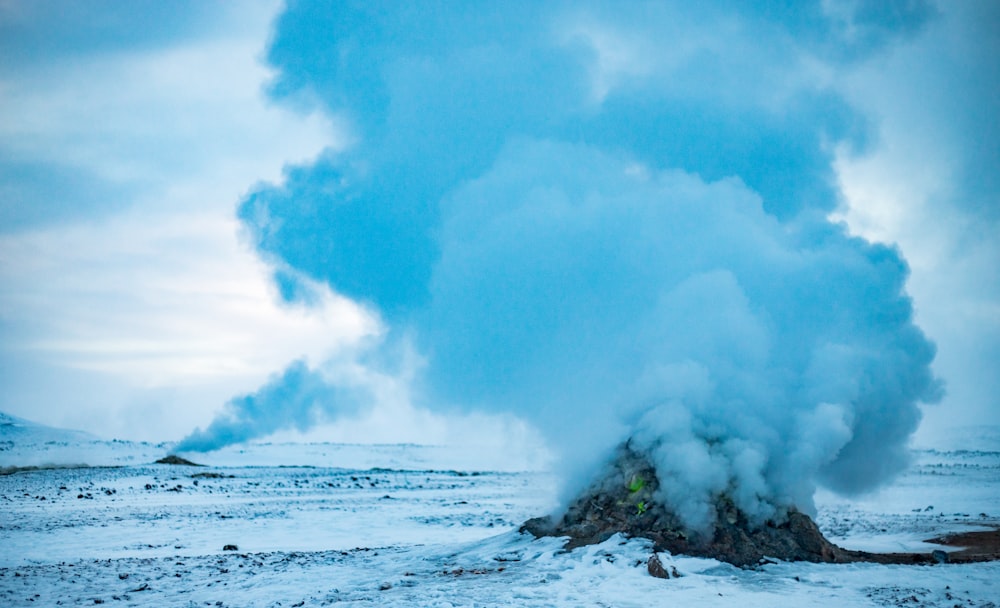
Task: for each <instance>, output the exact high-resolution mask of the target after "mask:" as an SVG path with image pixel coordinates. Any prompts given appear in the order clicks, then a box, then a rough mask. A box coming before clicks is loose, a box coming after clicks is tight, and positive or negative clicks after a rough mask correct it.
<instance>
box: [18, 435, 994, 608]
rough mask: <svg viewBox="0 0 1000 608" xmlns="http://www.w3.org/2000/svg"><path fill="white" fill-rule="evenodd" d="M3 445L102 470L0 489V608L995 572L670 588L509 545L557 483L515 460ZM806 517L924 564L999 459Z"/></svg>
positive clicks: (459, 599) (613, 590) (988, 585)
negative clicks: (173, 456) (184, 456)
mask: <svg viewBox="0 0 1000 608" xmlns="http://www.w3.org/2000/svg"><path fill="white" fill-rule="evenodd" d="M5 433H6V434H5V435H3V436H0V468H2V467H13V466H17V467H23V466H31V465H34V466H41V465H46V464H71V463H79V464H82V463H87V464H95V463H96V464H99V465H103V466H100V467H86V468H42V469H38V470H20V471H17V472H14V473H10V474H6V475H2V476H0V547H2V551H0V605H5V606H55V605H67V606H68V605H95V604H102V603H103V604H114V605H123V606H316V605H332V604H337V603H344V604H349V605H359V606H375V605H378V606H382V605H397V606H498V605H499V606H503V605H507V606H557V605H559V606H623V607H624V606H636V607H640V606H641V607H643V608H647V607H649V606H656V605H666V604H670V605H679V606H687V605H698V606H714V605H720V606H731V605H736V606H741V607H744V608H749V607H752V606H796V607H798V606H806V605H809V606H913V607H918V606H940V607H948V608H951V607H954V606H962V607H966V606H1000V564H998V563H996V562H994V563H981V564H963V565H951V564H946V565H936V566H879V565H872V564H852V565H815V564H802V563H778V564H771V565H767V566H764V567H762V568H760V569H757V570H739V569H736V568H733V567H731V566H728V565H726V564H720V563H718V562H715V561H713V560H706V559H695V558H686V557H682V556H674V557H670V556H663V560H664V561H665V562H667V563H668V568H669V566H670V565H671V564H672V565H673V566H674V567H676V569H677V570H678V571H679V572H680V573H681V574H682V575H683V576H681V577H680V578H675V579H670V580H663V579H657V578H653V577H651V576H649V575H648V574H647V571H646V561H647V560H648V558H649V556H650V554H651V550H650V547H649V546H648V544H647V543H646V542H645V541H642V540H635V539H634V540H628V541H626V540H623V539H620V538H613V539H611V540H609V541H608V542H606V543H604V544H603V545H601V546H597V547H587V548H581V549H577V550H574V551H571V552H564V551H562V550H561V544H560V543H559V542H558V541H557V540H553V539H544V540H535V539H532V538H531V537H529V536H525V535H521V534H519V533H518V532H517V526H518V525H519V524H520V523H521V522H522V521H524V520H525V519H527V518H528V517H531V516H535V515H539V514H541V513H544V512H546V511H547V510H548V509H549V508H551V507H552V505H553V502H554V491H555V479H553V477H552V476H551V475H549V474H547V473H544V472H539V471H531V470H524V469H525V468H526V467H525V466H521V465H523V464H524V463H518V462H517V461H516V460H512V461H510V462H513V463H515V464H517V465H518V466H514V467H505V468H507V469H508V470H497V468H498V467H496V466H493V467H491V468H490V469H488V470H487V469H483V468H481V467H479V466H476V465H477V464H481V463H477V462H476V460H477V459H479V460H483V459H481V458H479V457H477V456H476V455H470V454H468V452H467V451H465V450H463V451H456V450H449V449H445V448H440V447H428V446H415V445H395V446H349V445H333V444H256V445H252V446H249V447H244V448H239V449H229V450H226V451H223V452H219V453H214V454H209V455H206V456H203V457H201V458H200V461H202V462H205V463H206V464H208V465H209V466H206V467H177V466H168V465H155V464H150V463H151V462H152V461H153V460H155V459H156V458H159V457H161V456H162V455H163V454H164V453H165V451H166V447H167V446H162V445H160V446H157V445H150V444H134V443H127V442H105V441H98V440H95V439H93V438H90V437H85V436H79V435H73V436H63V435H59V434H58V433H56V434H52V433H48V434H41V435H40V434H38V433H35V434H32V433H31V432H25V430H24V429H23V428H22V429H21V431H19V432H15V429H14V427H13V426H8V428H6V430H5ZM969 447H973V448H974V449H968V448H969ZM463 463H465V464H463ZM467 463H471V465H470V464H467ZM511 469H513V470H511ZM6 472H8V473H9V472H10V469H7V471H6ZM818 498H819V502H820V511H819V514H818V522H819V523H820V525H821V527H822V528H823V529H824V531H825V532H826V533H827V534H828V535H829V536H830V537H831V539H832V540H834V541H835V542H837V543H839V544H842V545H845V546H848V547H851V548H860V549H868V550H872V549H876V550H892V551H898V550H912V549H922V548H929V547H928V546H926V545H924V544H922V541H923V540H926V539H928V538H931V537H933V536H937V535H939V534H941V533H942V532H948V531H953V530H968V529H979V528H978V527H984V526H989V525H995V524H998V523H1000V443H998V444H993V445H990V444H989V442H986V443H985V444H983V443H979V444H976V445H975V446H971V444H970V445H966V446H960V447H958V448H953V449H937V450H929V449H925V450H922V451H920V452H919V460H918V464H917V466H915V467H914V468H913V469H912V470H911V471H910V472H909V473H908V474H906V475H905V476H903V477H902V478H901V479H900V480H899V482H898V483H897V484H895V485H894V486H892V487H891V488H887V489H885V490H884V491H882V492H880V493H879V494H877V495H874V496H870V497H866V498H864V499H859V500H854V501H847V500H844V499H841V498H836V497H833V496H831V495H826V494H821V495H820V496H819V497H818ZM226 545H236V546H237V547H238V549H237V550H235V551H232V550H230V551H226V550H224V547H225V546H226Z"/></svg>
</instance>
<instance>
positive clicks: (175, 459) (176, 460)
mask: <svg viewBox="0 0 1000 608" xmlns="http://www.w3.org/2000/svg"><path fill="white" fill-rule="evenodd" d="M156 464H173V465H184V466H189V467H201V466H205V465H201V464H198V463H196V462H191V461H190V460H188V459H187V458H181V457H180V456H178V455H177V454H169V455H167V456H164V457H163V458H161V459H159V460H157V461H156Z"/></svg>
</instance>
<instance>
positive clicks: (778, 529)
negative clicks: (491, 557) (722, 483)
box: [521, 443, 940, 566]
mask: <svg viewBox="0 0 1000 608" xmlns="http://www.w3.org/2000/svg"><path fill="white" fill-rule="evenodd" d="M659 486H660V481H659V479H658V478H657V476H656V470H655V468H654V467H653V465H652V464H651V463H650V462H649V460H648V459H647V458H646V457H645V456H644V455H643V454H640V453H639V452H637V451H635V450H633V449H632V448H631V447H630V445H629V444H628V443H626V444H625V445H624V446H622V447H621V448H619V450H618V454H617V456H616V458H615V460H614V461H613V462H612V464H611V465H610V466H609V468H608V469H607V471H606V473H605V475H604V476H602V477H601V478H600V479H599V480H598V481H597V482H596V483H594V484H593V485H592V486H591V487H590V488H589V489H588V490H587V491H585V492H584V493H583V494H581V495H580V496H579V497H578V498H577V499H576V500H574V501H573V503H572V504H571V505H570V506H569V508H568V509H567V511H566V513H565V514H564V515H562V517H560V518H558V519H554V518H552V517H540V518H535V519H531V520H528V521H527V522H525V524H524V525H523V526H522V527H521V530H522V531H526V532H530V533H531V534H533V535H535V536H568V537H569V540H568V541H567V548H574V547H579V546H582V545H589V544H596V543H600V542H603V541H605V540H607V539H608V538H609V537H611V536H612V535H614V534H616V533H619V532H620V533H623V534H625V535H626V536H631V537H642V538H648V539H649V540H651V541H653V546H654V550H656V551H669V552H670V553H673V554H675V555H676V554H684V555H693V556H698V557H712V558H715V559H718V560H720V561H725V562H728V563H730V564H734V565H736V566H754V565H757V564H759V563H761V562H762V561H765V560H767V559H768V558H775V559H780V560H787V561H809V562H827V563H846V562H852V561H876V562H882V563H911V564H912V563H934V562H935V561H939V560H940V558H938V559H935V558H934V557H933V556H931V555H929V554H928V555H923V554H870V553H864V552H860V551H849V550H846V549H842V548H840V547H838V546H836V545H834V544H833V543H831V542H830V541H828V540H827V539H826V538H825V537H824V536H823V534H822V533H821V532H820V530H819V528H818V527H817V526H816V524H815V522H813V520H812V519H811V518H810V517H809V516H808V515H806V514H804V513H800V512H798V511H795V510H792V511H790V512H789V513H788V517H787V518H786V520H785V521H783V522H780V523H768V524H766V525H764V526H760V527H754V526H751V525H750V522H749V520H748V519H747V517H746V516H745V515H744V514H743V513H742V512H741V511H740V510H739V509H737V508H736V506H735V505H734V504H733V503H732V501H730V500H728V499H726V498H720V499H719V501H718V503H717V506H716V515H717V517H716V523H715V527H714V529H713V530H711V531H710V532H708V533H704V534H699V533H696V532H691V531H689V530H686V529H685V527H684V526H683V525H682V524H681V521H680V519H679V518H678V517H677V516H676V515H675V514H674V513H672V512H671V511H670V510H669V509H668V508H667V507H666V506H665V505H663V504H660V502H658V501H657V500H656V498H655V496H656V491H657V489H658V488H659Z"/></svg>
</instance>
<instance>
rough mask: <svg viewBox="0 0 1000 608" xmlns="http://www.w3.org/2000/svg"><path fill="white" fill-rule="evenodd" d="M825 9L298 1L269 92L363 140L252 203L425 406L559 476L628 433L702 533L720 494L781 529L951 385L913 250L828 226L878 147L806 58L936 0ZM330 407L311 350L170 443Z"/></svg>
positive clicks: (893, 30)
mask: <svg viewBox="0 0 1000 608" xmlns="http://www.w3.org/2000/svg"><path fill="white" fill-rule="evenodd" d="M821 5H824V6H825V3H817V4H816V6H812V7H809V8H806V7H802V10H803V11H807V12H808V11H812V13H811V14H810V15H809V16H808V18H807V17H806V16H803V15H799V17H801V18H797V19H781V18H778V17H780V16H776V15H775V14H773V13H769V12H767V11H763V12H757V11H756V10H755V9H754V8H752V7H750V6H749V5H747V4H745V3H736V4H735V5H733V4H723V5H722V6H706V7H702V6H701V5H699V8H692V7H689V6H687V5H684V8H683V9H680V8H677V7H675V6H672V5H670V4H669V3H653V4H642V5H638V4H635V5H628V6H627V7H623V6H620V5H619V4H617V3H616V4H614V5H613V6H606V5H604V4H602V3H598V2H595V3H590V4H588V5H586V6H584V7H579V6H577V5H576V4H575V3H574V4H572V5H561V4H558V3H528V4H527V5H524V6H517V7H514V6H509V7H508V5H506V4H505V5H495V4H491V5H490V10H483V11H470V10H466V9H465V8H463V5H461V4H454V5H443V6H434V7H430V6H428V5H418V6H415V7H409V8H408V9H407V10H396V7H395V5H390V6H389V7H381V8H377V7H373V6H372V3H369V2H365V3H359V4H358V5H356V6H355V5H352V4H351V3H336V4H335V5H333V6H321V5H319V4H314V3H302V4H298V3H290V5H289V8H288V10H287V11H286V12H285V13H284V14H283V15H282V16H281V17H280V18H279V20H278V21H277V29H276V34H275V38H274V40H273V43H272V46H271V49H270V51H269V60H270V61H271V62H272V63H273V64H274V66H275V67H276V68H278V70H279V75H278V77H277V79H276V80H275V82H274V84H273V88H272V94H273V95H274V96H275V97H276V98H279V99H282V98H288V99H291V100H301V99H314V100H317V101H318V103H320V104H321V106H322V107H324V108H325V109H326V110H328V111H329V112H331V113H332V114H337V115H340V116H347V117H349V118H350V120H351V121H352V123H353V124H354V125H355V126H356V127H357V129H358V139H359V141H358V143H357V144H356V145H355V146H354V147H353V148H351V149H350V150H349V151H348V152H345V153H343V154H341V155H339V156H337V155H325V156H323V157H322V158H319V159H317V160H316V161H315V162H314V163H311V164H307V165H304V166H299V167H293V168H291V169H289V171H288V172H287V175H286V181H285V183H284V184H282V185H280V186H271V185H264V186H261V187H259V188H258V189H257V190H255V191H254V192H252V193H251V194H250V195H249V196H248V197H247V198H246V199H245V200H244V201H243V203H242V205H241V207H240V211H239V213H240V217H241V219H242V220H243V222H244V224H245V225H246V227H247V228H248V231H249V233H250V235H251V237H252V238H253V239H254V242H255V244H256V245H257V247H258V248H259V250H260V251H261V253H262V255H264V256H265V257H267V258H268V259H272V260H277V261H279V263H280V264H282V265H286V266H287V267H289V268H292V269H294V270H295V271H296V272H300V273H302V274H303V275H305V276H307V277H309V278H310V279H313V280H318V281H324V282H326V283H328V284H329V285H330V286H331V287H332V288H333V289H335V290H337V291H339V292H340V293H343V294H345V295H347V296H349V297H352V298H354V299H356V300H359V301H363V302H365V303H367V304H369V305H371V306H373V307H375V308H376V309H377V310H378V311H380V312H381V313H382V314H383V315H384V318H385V319H386V320H387V322H388V323H389V324H390V326H391V331H390V333H389V334H388V335H389V336H390V338H387V339H386V340H385V341H384V343H383V346H384V348H387V349H394V348H398V347H399V344H398V342H399V341H398V340H397V339H395V338H393V337H392V336H400V335H405V336H408V337H410V338H409V339H411V340H412V346H413V347H415V348H416V349H417V350H418V351H419V352H420V353H421V354H422V355H423V357H425V359H426V367H425V369H424V372H423V373H422V374H421V375H419V376H418V378H417V379H416V381H415V386H414V391H413V394H414V395H416V400H417V401H418V402H419V404H420V405H422V406H424V407H428V408H431V409H434V408H455V407H460V408H469V409H485V410H489V411H501V412H512V413H514V414H516V415H518V416H520V417H522V418H523V419H525V420H528V421H530V422H531V423H532V424H534V425H535V426H536V427H537V428H538V429H539V430H541V431H542V432H543V433H544V434H545V436H546V437H547V439H548V440H549V441H550V442H551V444H552V446H553V447H554V448H556V449H557V450H558V451H559V453H560V454H561V455H562V462H563V466H564V467H565V470H566V471H567V472H568V474H567V475H566V478H567V479H569V480H570V483H571V484H574V483H575V484H577V485H579V484H582V483H586V482H587V481H589V478H590V477H591V476H592V474H593V471H594V469H593V467H594V466H597V465H598V464H599V463H600V459H601V458H602V457H604V456H605V455H606V454H607V453H608V451H609V450H610V449H612V448H613V447H614V446H615V445H616V444H618V443H620V442H622V441H624V440H626V439H628V438H632V439H633V441H634V442H635V445H640V446H643V447H644V448H645V449H646V450H647V451H648V452H649V453H650V454H651V455H652V457H653V460H654V462H655V465H656V467H657V472H658V475H659V476H660V477H661V478H662V479H661V481H662V482H663V483H662V486H661V487H662V488H663V495H662V496H661V497H660V499H661V500H663V501H664V502H666V503H667V504H669V505H670V506H671V507H672V508H673V509H674V510H675V511H676V512H677V513H678V514H679V515H680V516H681V517H682V518H683V520H684V521H685V522H686V523H687V525H689V526H690V527H692V528H703V527H705V526H707V525H709V523H710V521H709V520H710V518H711V517H713V515H712V514H713V513H714V511H713V509H712V508H711V505H712V503H713V501H714V500H715V499H716V498H717V497H718V496H720V495H723V494H725V495H728V496H730V497H731V498H732V499H733V500H734V501H735V502H736V504H737V506H739V507H740V508H741V509H742V510H743V511H744V512H745V513H747V514H748V516H749V517H751V518H753V519H754V520H755V521H756V522H763V521H765V520H767V519H770V518H775V517H780V516H781V513H782V512H783V510H784V509H787V508H788V507H790V506H796V507H798V508H800V509H802V510H806V511H808V510H809V509H810V507H811V504H812V496H813V493H814V491H815V489H816V488H817V486H818V485H824V486H826V487H829V488H831V489H833V490H835V491H838V492H842V493H847V494H850V493H856V492H862V491H865V490H869V489H872V488H875V487H877V486H878V485H879V484H881V483H884V482H885V481H886V480H888V479H891V478H892V476H893V475H895V474H896V473H898V472H899V471H900V470H901V469H902V468H903V467H904V466H906V464H907V462H908V454H907V449H906V444H907V441H908V438H909V436H910V434H911V433H912V432H913V431H914V430H915V428H916V426H917V424H918V422H919V418H920V412H919V408H918V403H919V402H921V401H933V400H935V399H936V398H938V397H939V395H940V385H939V382H938V381H937V380H936V379H935V378H934V377H933V375H932V374H931V371H930V363H931V361H932V360H933V357H934V347H933V345H932V344H931V343H930V341H929V340H927V338H926V337H925V336H924V335H923V333H922V332H921V331H920V329H919V328H917V327H916V326H915V325H914V323H913V319H912V306H911V303H910V300H909V298H908V297H907V296H906V294H905V291H904V284H905V280H906V276H907V267H906V264H905V262H904V261H903V260H902V258H901V256H900V254H899V252H898V251H896V250H894V249H892V248H889V247H885V246H881V245H875V244H871V243H868V242H866V241H864V240H861V239H858V238H853V237H851V236H850V235H848V234H847V232H846V229H845V228H844V227H843V226H840V225H835V224H832V223H830V222H829V221H828V220H827V219H826V218H827V216H828V215H829V213H830V212H831V211H832V210H833V209H834V207H835V205H836V202H837V200H838V196H839V194H838V192H837V191H836V187H835V180H834V179H833V174H832V170H831V160H832V152H831V146H832V144H833V143H836V144H841V145H843V146H847V147H851V148H853V149H855V150H857V151H862V150H863V149H864V146H865V144H866V133H867V131H866V127H867V123H866V121H865V120H864V119H863V117H861V116H859V115H857V113H856V112H855V111H854V110H853V109H852V108H851V107H850V105H849V104H848V103H847V102H846V101H845V100H844V99H842V98H840V97H839V96H837V95H836V94H835V93H833V92H831V91H829V90H827V89H825V88H824V87H823V86H822V84H821V82H822V78H819V77H816V78H814V77H813V76H814V74H812V73H811V72H809V70H808V66H815V65H821V66H825V69H829V70H835V69H847V68H848V67H849V66H850V65H851V64H852V62H856V61H860V60H862V59H864V58H866V57H870V56H872V55H873V54H875V53H878V52H880V50H881V49H883V48H884V47H886V46H889V45H891V44H893V43H894V42H896V41H897V40H898V39H899V37H900V36H905V35H909V34H910V33H912V32H913V31H915V30H916V29H919V27H920V24H921V23H922V21H923V19H925V18H926V17H927V14H928V13H929V11H922V10H921V6H922V5H921V6H917V5H919V3H911V4H908V5H907V7H908V8H907V7H900V8H899V10H894V11H882V12H876V13H877V14H876V13H873V12H871V11H867V12H866V11H861V10H860V9H859V10H858V12H857V14H848V13H850V11H849V10H847V9H845V11H846V12H844V11H841V12H838V14H837V15H836V16H835V17H836V18H833V17H832V16H831V15H829V14H827V13H825V12H824V10H825V9H823V7H822V6H821ZM879 20H881V21H879ZM875 21H878V22H877V23H876V22H875ZM845 23H848V24H849V25H850V26H851V27H850V28H845V27H843V26H844V24H845ZM719 24H728V25H727V26H720V25H719ZM720 27H724V31H723V30H720V29H719V28H720ZM848 30H849V31H850V32H854V33H856V34H858V35H853V34H852V35H850V36H848V35H847V34H845V33H844V32H847V31H848ZM316 32H322V35H319V36H317V35H316ZM336 398H337V397H336V394H335V391H333V390H332V389H331V388H330V387H328V386H326V385H325V384H324V382H323V380H322V378H320V377H318V376H316V375H314V374H312V373H310V372H308V370H306V369H305V368H304V367H302V366H301V365H298V366H293V367H292V368H290V369H289V370H288V371H287V372H286V373H285V374H284V375H283V376H281V377H279V378H275V380H274V381H273V382H272V383H271V384H269V385H268V386H266V387H265V388H263V389H262V390H261V392H260V393H258V394H257V395H254V396H250V397H245V398H242V399H237V400H235V401H234V402H232V403H230V405H229V407H228V408H227V413H226V414H225V415H224V416H223V417H222V418H220V420H217V421H216V422H215V423H213V424H212V425H211V426H210V427H209V428H208V429H207V430H206V431H204V432H198V433H196V434H195V435H193V436H192V437H190V438H188V439H186V440H185V441H184V443H183V444H182V445H183V446H184V447H185V448H186V449H202V448H204V447H207V446H211V445H217V444H218V441H219V438H224V439H223V441H232V440H243V439H246V438H249V437H252V436H257V435H259V434H263V433H267V432H271V431H274V430H277V429H279V428H289V427H294V428H304V427H306V426H308V424H309V423H310V422H311V420H312V419H311V417H310V415H309V413H310V412H312V411H313V409H312V408H313V405H314V403H315V402H317V401H319V400H323V399H329V400H336Z"/></svg>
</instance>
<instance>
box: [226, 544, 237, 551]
mask: <svg viewBox="0 0 1000 608" xmlns="http://www.w3.org/2000/svg"><path fill="white" fill-rule="evenodd" d="M222 550H223V551H239V550H240V548H239V547H237V546H236V545H226V546H225V547H223V548H222Z"/></svg>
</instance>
